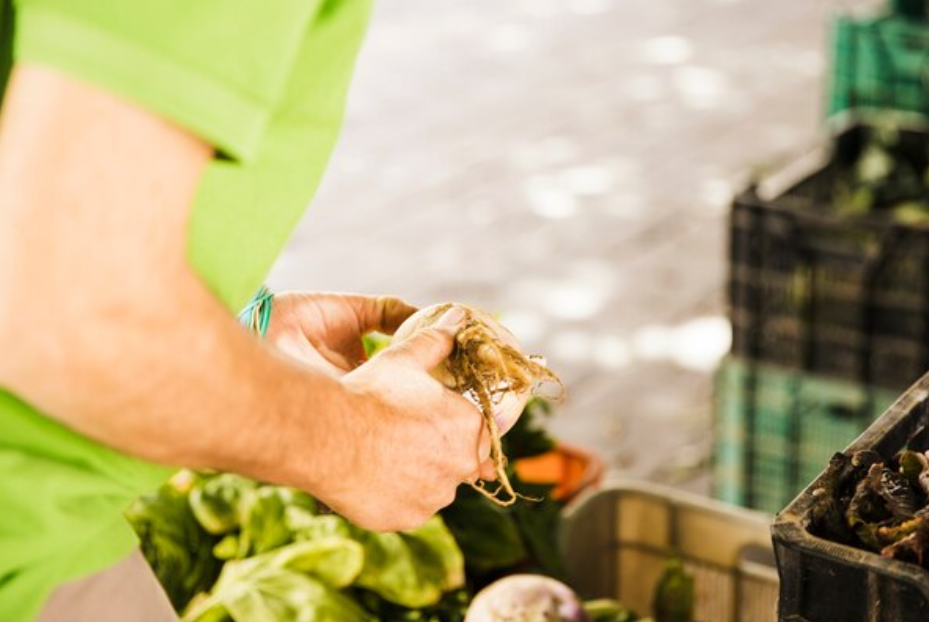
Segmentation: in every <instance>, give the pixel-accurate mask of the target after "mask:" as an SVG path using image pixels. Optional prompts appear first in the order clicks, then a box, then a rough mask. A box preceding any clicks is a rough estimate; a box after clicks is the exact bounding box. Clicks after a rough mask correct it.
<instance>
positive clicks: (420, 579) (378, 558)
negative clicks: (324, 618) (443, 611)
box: [356, 516, 464, 608]
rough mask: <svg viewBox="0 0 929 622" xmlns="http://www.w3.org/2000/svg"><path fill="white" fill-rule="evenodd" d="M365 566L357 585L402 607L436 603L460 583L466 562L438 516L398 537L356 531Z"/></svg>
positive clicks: (417, 606) (390, 534)
mask: <svg viewBox="0 0 929 622" xmlns="http://www.w3.org/2000/svg"><path fill="white" fill-rule="evenodd" d="M356 538H357V539H358V540H359V541H360V542H361V543H362V545H363V546H364V552H365V561H364V568H363V569H362V571H361V574H360V575H359V576H358V579H357V581H356V585H358V586H360V587H363V588H367V589H369V590H371V591H373V592H375V593H377V594H378V595H380V596H381V597H382V598H384V599H386V600H389V601H390V602H393V603H396V604H398V605H402V606H404V607H411V608H420V607H428V606H431V605H434V604H436V603H437V602H439V600H440V599H441V598H442V594H443V593H444V592H446V591H449V590H454V589H457V588H459V587H461V586H462V585H464V558H463V557H462V554H461V550H460V549H459V548H458V545H457V544H456V542H455V539H454V537H452V534H451V533H450V532H449V530H448V529H447V528H446V527H445V523H443V522H442V519H441V518H439V517H438V516H434V517H433V518H432V519H430V520H429V521H428V522H427V523H426V524H425V525H423V526H422V527H419V528H418V529H414V530H411V531H406V532H401V533H374V532H367V531H361V530H358V532H357V533H356Z"/></svg>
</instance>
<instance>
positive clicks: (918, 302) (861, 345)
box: [714, 0, 929, 513]
mask: <svg viewBox="0 0 929 622" xmlns="http://www.w3.org/2000/svg"><path fill="white" fill-rule="evenodd" d="M833 40H834V44H835V45H834V48H833V71H832V79H831V96H830V104H829V113H830V116H829V119H830V121H829V127H830V128H831V130H832V135H831V137H830V138H829V144H828V145H827V146H826V148H825V149H823V153H824V154H825V157H824V158H823V159H821V160H820V161H818V162H816V163H814V164H813V165H807V167H806V170H801V173H800V174H796V170H795V171H794V175H795V177H794V181H792V182H789V183H784V182H783V180H781V187H780V188H779V189H774V190H772V189H771V184H766V185H762V186H760V187H757V186H752V187H751V188H749V189H747V190H746V191H745V192H743V193H742V194H740V195H739V196H738V197H736V199H735V201H734V204H733V208H732V213H731V219H730V240H729V258H730V272H729V292H728V294H729V313H730V319H731V322H732V328H733V347H732V355H731V356H730V357H729V358H728V359H727V360H726V361H725V362H724V363H723V365H722V367H721V369H720V370H719V373H718V376H717V391H716V394H717V406H716V411H717V412H716V429H715V435H716V436H715V438H716V447H715V451H714V459H715V460H714V463H715V464H714V491H715V495H716V496H717V498H720V499H722V500H725V501H729V502H732V503H736V504H739V505H745V506H747V507H752V508H756V509H761V510H764V511H767V512H772V513H774V512H777V511H779V510H780V509H782V508H783V507H785V506H786V505H787V503H789V502H790V500H791V499H793V498H794V496H796V494H797V493H799V492H800V491H801V490H802V489H803V487H804V486H805V484H806V483H808V482H809V481H811V479H812V478H813V477H814V476H815V474H816V473H818V472H819V471H820V470H821V469H822V467H823V465H824V464H826V462H828V460H829V457H830V455H831V454H832V453H833V452H834V451H836V450H837V449H839V448H841V447H844V446H845V445H847V444H848V443H849V442H851V441H852V440H853V439H854V438H855V437H856V436H857V435H858V434H859V433H860V432H861V431H863V430H864V429H865V428H866V427H867V425H868V424H869V423H870V422H871V421H873V420H874V419H875V418H876V417H877V416H878V415H879V414H880V413H881V412H882V411H883V410H884V409H885V408H886V407H887V406H888V405H889V404H890V403H891V402H892V401H893V398H894V396H895V395H897V394H899V393H900V392H901V391H902V390H904V389H905V388H906V387H907V386H909V385H910V384H911V383H912V382H913V381H915V380H916V379H917V378H919V377H920V376H921V375H922V374H923V373H924V372H925V371H926V370H927V369H929V187H927V186H926V184H929V180H927V179H925V177H919V175H923V176H925V175H926V173H927V169H929V133H927V132H926V129H925V128H926V121H927V119H929V23H927V21H926V13H925V10H924V2H916V1H915V0H897V1H896V2H895V3H894V5H893V7H892V10H890V11H888V12H886V13H885V14H883V15H880V16H876V17H869V18H866V19H862V18H853V17H848V16H842V17H839V18H837V19H836V20H835V22H834V36H833ZM888 120H891V121H892V125H893V128H894V129H893V131H894V136H895V141H894V142H893V144H892V146H891V147H888V150H889V151H888V153H889V155H885V157H892V160H891V161H892V162H893V163H894V165H897V164H898V163H900V162H905V163H906V166H907V167H911V168H912V171H915V172H913V173H911V174H910V178H909V179H910V184H911V188H912V183H913V179H919V180H921V181H919V182H918V183H922V184H923V186H919V192H920V193H922V191H923V190H925V193H924V194H925V196H920V197H919V204H918V205H914V204H912V201H911V202H910V203H907V204H906V205H903V203H902V201H904V199H906V200H910V199H911V198H912V197H903V196H894V192H895V191H896V190H898V189H899V188H902V186H903V185H904V184H903V182H901V183H899V184H898V183H896V182H895V181H893V180H891V183H887V184H885V185H884V187H882V188H881V189H880V192H875V193H873V194H874V196H870V199H871V203H868V204H866V205H867V207H868V209H865V210H861V209H859V208H860V206H859V208H856V207H855V205H856V204H855V201H854V200H852V199H850V198H849V197H850V196H854V195H849V196H844V198H842V199H841V200H840V199H839V198H838V197H839V194H838V192H837V191H838V189H839V185H838V184H839V183H841V180H843V179H845V177H844V176H849V175H851V174H852V172H853V171H857V170H859V169H856V167H858V166H860V164H858V163H860V162H861V161H862V158H864V157H866V156H868V153H870V152H868V151H867V150H868V149H871V147H870V145H871V143H870V142H869V141H870V140H871V139H872V138H873V136H874V135H875V133H876V132H878V131H882V130H876V129H874V128H875V127H881V126H886V125H887V123H888ZM868 157H870V156H868ZM793 168H794V169H796V167H793ZM865 192H867V190H866V191H865ZM923 202H925V204H924V205H923ZM883 203H886V204H887V205H894V206H897V205H898V204H899V205H902V207H900V208H898V209H897V208H895V209H884V208H883V207H881V205H879V204H883Z"/></svg>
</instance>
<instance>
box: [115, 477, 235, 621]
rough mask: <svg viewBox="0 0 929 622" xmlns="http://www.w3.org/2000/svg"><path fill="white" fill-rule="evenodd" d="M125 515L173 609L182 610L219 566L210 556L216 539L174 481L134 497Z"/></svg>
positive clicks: (208, 585)
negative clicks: (201, 523) (201, 522)
mask: <svg viewBox="0 0 929 622" xmlns="http://www.w3.org/2000/svg"><path fill="white" fill-rule="evenodd" d="M185 482H186V480H185ZM185 486H186V484H185ZM126 518H127V519H128V520H129V523H130V524H131V525H132V527H133V529H135V531H136V533H137V534H138V536H139V540H140V542H141V547H142V553H143V554H144V555H145V559H146V560H148V563H149V565H150V566H151V567H152V570H153V571H154V572H155V575H156V576H157V577H158V580H159V581H160V582H161V585H162V586H163V587H164V589H165V592H166V593H167V594H168V598H169V599H170V600H171V604H172V605H173V606H174V608H175V610H178V611H180V610H182V609H183V608H184V607H185V606H187V603H188V602H189V601H190V600H191V598H193V597H194V596H195V595H196V594H197V593H198V592H203V591H206V590H208V589H209V588H210V586H211V585H213V582H214V581H215V580H216V577H217V576H218V575H219V571H220V566H221V563H220V562H219V561H218V560H216V559H215V558H214V557H213V555H212V550H213V546H214V545H215V544H216V541H217V538H216V537H215V536H212V535H210V534H209V533H207V532H206V531H205V530H204V529H203V528H202V527H201V525H200V523H199V522H198V521H197V519H196V518H195V517H194V515H193V512H192V511H191V508H190V505H189V504H188V497H187V492H186V487H185V488H184V489H180V488H178V487H177V486H176V485H175V483H173V482H169V483H167V484H165V485H163V486H162V487H161V488H159V490H158V491H157V492H156V493H154V494H151V495H145V496H143V497H140V498H139V499H137V500H136V501H135V502H134V503H133V504H132V505H131V506H130V508H129V510H128V511H127V512H126Z"/></svg>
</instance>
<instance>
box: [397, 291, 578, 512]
mask: <svg viewBox="0 0 929 622" xmlns="http://www.w3.org/2000/svg"><path fill="white" fill-rule="evenodd" d="M452 306H455V307H458V308H460V309H462V310H463V311H464V312H465V322H464V326H463V327H462V328H461V329H460V330H459V331H458V333H457V335H455V349H454V350H453V351H452V354H451V356H449V358H448V359H447V360H446V361H445V363H443V364H442V365H441V366H439V367H438V368H436V369H435V370H433V371H432V374H433V376H435V377H436V378H437V379H438V380H439V381H440V382H442V383H443V384H444V385H445V386H447V387H449V388H450V389H453V390H455V391H458V392H459V393H461V394H462V395H464V396H465V397H467V398H468V399H470V400H471V401H473V402H474V403H475V405H476V406H477V407H478V409H479V410H480V412H481V415H482V416H483V418H484V423H485V424H486V425H487V430H488V431H489V432H490V438H491V447H490V458H491V460H492V461H493V463H494V470H495V472H496V475H497V480H498V485H497V486H496V488H494V489H493V490H491V489H489V488H488V487H487V486H486V484H485V482H483V481H478V482H475V483H474V484H472V486H474V488H475V489H476V490H478V491H479V492H481V493H482V494H484V495H485V496H487V497H489V498H491V499H493V500H494V501H496V502H497V503H499V504H501V505H510V504H512V503H514V502H515V501H516V499H517V498H518V497H519V494H518V493H517V492H516V491H515V490H513V487H512V485H511V484H510V480H509V478H508V477H507V474H506V456H504V454H503V448H502V446H501V442H500V438H501V437H502V436H503V435H504V434H506V432H507V431H509V429H510V428H512V427H513V425H514V424H515V423H516V420H517V419H518V418H519V415H520V413H521V412H522V410H523V407H524V406H525V405H526V401H527V400H528V399H529V397H530V395H531V393H532V391H533V390H534V389H535V388H536V387H537V386H539V385H540V384H541V383H544V382H548V383H551V384H553V385H554V386H556V387H557V389H558V393H559V395H560V393H561V392H562V386H561V381H560V380H559V379H558V377H557V376H556V375H555V374H554V372H552V371H551V370H550V369H548V367H546V366H545V364H544V359H541V358H540V357H534V356H527V355H526V354H523V352H522V350H521V349H520V346H519V343H518V342H517V340H516V338H515V337H514V336H513V334H512V333H511V332H510V331H508V330H507V329H505V328H504V327H503V326H501V325H500V324H499V323H498V322H497V321H496V320H494V319H493V318H492V317H491V316H490V315H489V314H487V313H485V312H483V311H480V310H478V309H474V308H471V307H468V306H466V305H459V304H455V305H452V303H444V304H439V305H434V306H431V307H426V308H424V309H421V310H420V311H418V312H416V313H414V314H413V315H412V316H410V317H409V318H408V319H407V320H406V321H405V322H404V323H403V324H402V325H401V326H400V328H398V329H397V331H396V333H394V340H395V341H401V340H403V339H406V338H407V337H409V336H410V335H412V334H413V333H415V332H416V331H418V330H422V329H423V328H427V327H429V326H431V325H432V324H433V323H435V322H436V321H437V320H438V319H439V318H440V317H442V315H443V314H444V313H445V312H446V311H448V309H450V308H451V307H452ZM503 494H505V495H506V496H505V497H504V496H502V495H503Z"/></svg>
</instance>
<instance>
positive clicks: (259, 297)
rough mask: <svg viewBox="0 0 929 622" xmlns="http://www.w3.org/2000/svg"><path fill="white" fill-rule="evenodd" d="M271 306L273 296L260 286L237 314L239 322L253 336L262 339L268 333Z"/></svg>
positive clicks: (269, 291) (272, 304)
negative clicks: (253, 334)
mask: <svg viewBox="0 0 929 622" xmlns="http://www.w3.org/2000/svg"><path fill="white" fill-rule="evenodd" d="M273 306H274V294H273V293H272V292H271V290H269V289H268V288H267V287H265V286H264V285H262V286H261V287H260V288H259V289H258V291H257V292H256V293H255V295H254V296H253V297H252V299H251V301H250V302H249V303H248V304H247V305H245V308H244V309H242V311H241V312H240V313H239V322H241V323H242V325H243V326H245V327H247V328H249V329H250V330H252V331H253V332H254V333H255V334H257V335H260V336H262V337H264V336H265V335H266V334H267V333H268V324H270V323H271V309H272V308H273Z"/></svg>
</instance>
